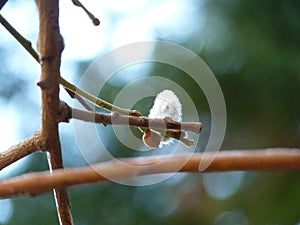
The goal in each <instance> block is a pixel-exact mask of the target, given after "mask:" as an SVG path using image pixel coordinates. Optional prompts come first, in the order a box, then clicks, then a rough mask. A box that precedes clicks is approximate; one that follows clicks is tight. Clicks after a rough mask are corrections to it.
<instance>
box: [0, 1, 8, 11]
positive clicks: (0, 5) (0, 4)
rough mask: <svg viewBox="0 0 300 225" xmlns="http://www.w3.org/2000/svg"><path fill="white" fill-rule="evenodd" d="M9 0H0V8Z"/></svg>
mask: <svg viewBox="0 0 300 225" xmlns="http://www.w3.org/2000/svg"><path fill="white" fill-rule="evenodd" d="M7 1H8V0H0V10H1V9H2V8H3V6H4V5H5V4H6V2H7Z"/></svg>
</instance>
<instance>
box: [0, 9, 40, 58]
mask: <svg viewBox="0 0 300 225" xmlns="http://www.w3.org/2000/svg"><path fill="white" fill-rule="evenodd" d="M0 23H1V24H2V25H3V26H4V27H5V28H6V30H8V31H9V33H10V34H11V35H12V36H14V38H16V39H17V41H18V42H19V43H20V44H21V45H22V46H23V47H24V48H25V49H26V50H27V52H29V53H30V55H31V56H32V57H33V58H34V59H35V60H36V61H37V62H38V63H39V62H40V59H39V54H38V53H37V52H36V51H35V50H34V48H32V44H31V42H30V41H29V40H27V39H26V38H24V37H23V36H22V35H21V34H20V33H19V32H18V31H17V30H16V29H15V28H14V27H13V26H12V25H10V23H9V22H8V21H7V20H6V19H5V18H4V17H3V16H2V15H1V14H0Z"/></svg>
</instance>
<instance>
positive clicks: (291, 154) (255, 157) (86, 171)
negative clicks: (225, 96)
mask: <svg viewBox="0 0 300 225" xmlns="http://www.w3.org/2000/svg"><path fill="white" fill-rule="evenodd" d="M212 157H213V158H214V160H213V161H211V158H212ZM119 161H122V162H123V163H120V162H118V161H117V160H112V161H108V162H103V163H99V164H95V165H93V167H90V166H87V167H82V168H76V169H60V170H56V171H53V173H49V172H39V173H32V174H27V175H23V176H19V177H15V178H11V179H9V180H5V181H1V182H0V197H1V198H8V197H12V196H19V195H31V196H35V195H38V194H42V193H44V192H47V191H50V190H51V189H52V188H64V187H68V186H73V185H79V184H88V183H95V182H104V181H108V180H107V178H105V177H104V176H103V175H101V174H105V175H106V177H108V176H109V177H110V178H113V179H114V180H124V179H130V178H133V177H138V176H143V175H149V174H160V173H176V172H199V165H200V164H201V163H203V164H206V163H210V162H211V163H210V164H209V165H208V166H207V167H206V168H205V169H204V170H201V172H217V171H218V172H219V171H234V170H244V171H245V170H252V171H253V170H256V171H260V170H300V149H290V148H273V149H263V150H235V151H220V152H217V153H212V152H205V153H195V154H193V155H192V154H188V155H180V156H172V157H170V156H154V157H153V156H151V157H140V158H125V159H119ZM128 165H129V166H128Z"/></svg>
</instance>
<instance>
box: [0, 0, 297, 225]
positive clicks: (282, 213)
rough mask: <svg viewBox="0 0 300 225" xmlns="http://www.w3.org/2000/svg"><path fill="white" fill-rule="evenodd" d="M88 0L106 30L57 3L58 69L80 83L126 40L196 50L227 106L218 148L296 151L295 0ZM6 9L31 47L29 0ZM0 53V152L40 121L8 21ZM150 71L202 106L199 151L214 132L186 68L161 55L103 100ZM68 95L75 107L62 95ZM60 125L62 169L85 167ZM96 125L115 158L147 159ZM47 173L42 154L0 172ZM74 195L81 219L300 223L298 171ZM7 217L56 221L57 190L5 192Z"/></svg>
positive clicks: (3, 217) (1, 212) (31, 76)
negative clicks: (60, 58) (63, 46)
mask: <svg viewBox="0 0 300 225" xmlns="http://www.w3.org/2000/svg"><path fill="white" fill-rule="evenodd" d="M83 3H85V4H87V7H88V8H90V9H92V11H93V13H94V14H96V15H97V16H99V18H100V20H101V25H100V27H97V28H95V27H93V26H92V24H91V22H90V21H89V20H88V18H87V17H86V15H84V14H83V12H82V11H81V10H80V9H78V8H76V7H74V6H72V3H71V1H70V2H69V3H67V2H66V1H64V2H62V3H61V11H60V13H61V16H60V17H61V18H60V20H61V31H62V34H63V36H64V37H65V43H66V49H65V51H64V53H63V61H62V73H63V74H67V75H66V76H67V78H68V79H69V80H71V81H72V82H74V83H77V82H78V81H79V80H80V78H81V77H82V76H83V74H84V71H85V70H86V69H87V68H88V66H89V65H90V64H91V63H92V62H93V61H95V59H96V58H97V57H99V56H101V55H103V54H104V53H106V52H108V51H109V50H111V49H113V48H115V47H118V46H121V45H122V44H126V43H131V42H134V41H143V40H164V41H171V42H174V43H177V44H179V45H182V46H184V47H187V48H189V49H190V50H192V51H193V52H195V53H196V54H198V55H199V56H200V57H201V58H202V59H203V60H204V61H205V62H206V63H207V65H208V66H209V67H210V68H211V70H212V71H213V73H214V74H215V75H216V78H217V80H218V82H219V84H220V86H221V88H222V91H223V94H224V97H225V101H226V106H227V114H228V115H227V131H226V135H225V139H224V142H223V146H222V150H226V149H257V148H267V147H280V146H282V147H298V148H299V147H300V1H297V0H294V1H281V0H207V1H202V0H199V1H197V0H194V1H193V0H188V1H183V0H175V1H170V0H163V1H158V0H157V1H147V0H143V1H133V0H131V1H126V4H124V2H123V1H120V0H119V1H118V0H114V1H110V2H102V3H90V2H84V1H83ZM89 4H90V5H89ZM93 4H95V5H93ZM1 14H2V15H4V16H5V17H6V18H7V19H8V20H9V21H11V22H12V24H13V25H14V26H15V28H17V29H18V30H19V31H20V32H21V33H23V34H24V35H25V36H26V37H27V38H29V39H30V40H31V41H32V42H33V43H35V40H36V38H37V32H38V30H37V29H38V19H37V12H36V8H35V6H34V1H20V0H18V1H16V0H15V1H13V0H11V1H9V3H8V4H7V5H6V6H5V7H4V8H3V9H2V10H1ZM0 57H1V67H0V84H1V85H0V134H1V139H0V151H4V150H6V149H7V148H8V147H9V146H10V145H12V144H16V143H17V142H18V141H20V140H22V139H24V138H25V137H26V136H28V135H30V134H31V133H32V132H33V131H35V130H38V129H39V126H40V97H39V94H40V93H39V89H38V87H37V86H36V85H35V83H36V81H37V80H38V77H39V74H40V71H39V66H38V65H36V63H35V62H34V60H33V59H31V57H30V56H29V55H28V54H27V53H26V51H25V50H23V49H22V48H21V47H20V45H19V44H18V43H17V42H16V41H15V40H13V38H12V37H10V35H9V34H8V33H7V31H6V30H5V29H4V28H3V27H2V26H0ZM144 66H145V65H144ZM126 73H127V74H126ZM129 73H131V74H134V75H132V76H128V74H129ZM149 75H159V76H163V77H165V78H168V79H171V80H173V81H175V82H176V83H178V84H179V85H181V86H182V87H183V88H184V89H186V90H187V92H188V94H189V95H190V96H191V98H192V99H193V100H195V102H198V101H199V102H200V103H199V104H197V110H198V111H199V115H198V116H199V119H200V121H203V123H204V125H205V128H206V129H204V131H203V134H201V135H200V143H199V144H198V146H197V149H196V151H201V150H203V148H204V147H205V144H206V140H207V138H208V136H209V126H210V111H209V107H208V104H207V101H206V99H205V96H204V95H203V93H201V90H199V88H198V87H196V86H195V84H194V83H193V81H192V80H190V79H188V78H184V79H182V77H184V76H182V71H180V70H177V69H176V68H172V67H170V66H166V65H161V64H158V63H157V64H153V65H151V66H149V65H146V66H145V67H143V65H142V66H141V67H134V66H133V67H132V68H131V70H130V69H129V71H128V72H126V70H124V71H122V70H121V71H119V72H118V74H116V75H115V78H114V77H113V78H112V79H111V80H109V81H108V82H107V83H106V85H105V87H104V89H103V91H102V93H101V97H103V98H105V99H106V100H109V101H113V100H114V98H115V96H116V95H117V94H118V92H119V91H120V90H121V89H122V88H123V87H124V86H126V85H127V84H128V83H130V82H132V81H134V80H135V79H138V78H139V77H140V76H149ZM128 77H129V78H128ZM91 85H93V84H91ZM61 95H62V96H61V98H62V99H63V100H65V101H67V102H68V103H69V104H72V101H70V100H68V96H67V95H66V94H65V93H64V92H63V91H62V93H61ZM152 101H153V98H148V99H144V100H141V102H139V103H137V104H136V105H135V108H136V109H138V110H141V111H143V113H145V114H147V112H148V110H149V108H150V107H151V104H152V103H151V102H152ZM184 110H186V111H188V109H184ZM60 131H61V141H62V146H63V155H64V162H65V166H66V167H78V166H83V165H86V162H85V160H84V159H83V157H82V155H81V153H80V151H79V149H78V147H77V145H76V140H75V138H74V131H73V127H72V122H71V123H70V124H61V125H60ZM99 131H100V133H101V131H104V132H105V133H107V134H109V135H107V137H105V140H106V141H107V147H108V148H109V149H110V151H111V153H112V154H113V155H114V156H136V155H139V156H140V155H143V153H137V152H136V151H131V150H130V149H126V148H125V147H124V146H122V144H121V143H120V142H118V141H117V138H116V137H115V136H114V134H113V130H112V129H111V128H103V127H101V126H99ZM167 150H168V149H166V151H167ZM153 154H155V152H154V153H153ZM47 169H48V167H47V160H46V156H45V154H42V153H35V154H33V155H32V156H29V157H27V158H25V159H22V160H20V161H19V162H17V163H15V164H13V165H12V166H10V167H8V168H6V169H4V170H2V171H1V172H0V179H1V180H2V179H6V178H8V177H12V176H16V175H18V174H23V173H27V172H33V171H43V170H47ZM69 193H70V198H71V202H72V212H73V216H74V221H75V224H77V225H81V224H82V225H84V224H128V225H129V224H172V225H173V224H189V225H192V224H212V225H247V224H253V225H299V224H300V204H299V203H300V176H299V174H298V172H283V171H277V172H272V171H269V172H243V171H237V172H231V173H211V174H176V175H174V176H173V177H172V178H170V179H168V180H166V181H164V182H160V183H157V184H154V185H149V186H139V187H132V186H124V185H120V184H115V183H103V184H93V185H86V186H80V187H72V188H70V189H69ZM0 224H14V225H18V224H58V220H57V215H56V211H55V203H54V199H53V194H52V193H47V194H43V195H41V196H37V197H34V198H29V197H18V198H13V199H4V200H0Z"/></svg>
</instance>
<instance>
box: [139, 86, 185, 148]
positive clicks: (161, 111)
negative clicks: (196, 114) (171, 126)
mask: <svg viewBox="0 0 300 225" xmlns="http://www.w3.org/2000/svg"><path fill="white" fill-rule="evenodd" d="M148 117H149V118H152V119H154V118H171V119H172V120H175V121H178V122H181V117H182V106H181V103H180V101H179V99H178V97H177V96H176V95H175V94H174V92H173V91H171V90H164V91H162V92H160V93H159V94H157V96H156V98H155V100H154V104H153V106H152V108H151V109H150V113H149V115H148ZM149 131H150V130H149ZM148 135H150V133H149V132H148V133H147V132H145V133H144V136H143V140H144V143H145V144H146V145H147V146H149V147H162V145H163V144H169V143H171V142H172V139H170V138H166V137H163V134H159V133H158V132H155V131H153V132H152V137H151V136H150V137H149V136H148ZM158 137H160V141H159V139H157V138H158Z"/></svg>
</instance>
